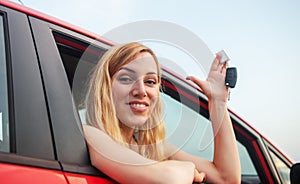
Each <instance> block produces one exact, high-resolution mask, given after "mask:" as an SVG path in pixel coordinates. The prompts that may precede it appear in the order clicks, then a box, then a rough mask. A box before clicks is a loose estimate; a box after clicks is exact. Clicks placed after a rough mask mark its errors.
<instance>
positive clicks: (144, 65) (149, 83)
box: [112, 52, 159, 128]
mask: <svg viewBox="0 0 300 184" xmlns="http://www.w3.org/2000/svg"><path fill="white" fill-rule="evenodd" d="M112 93H113V101H114V105H115V109H116V114H117V118H118V119H119V121H120V122H121V123H123V124H124V125H126V126H127V127H131V128H134V127H136V126H142V125H143V124H144V123H145V122H146V121H147V120H148V118H149V117H150V115H151V112H152V110H153V108H154V107H155V105H156V103H157V99H158V98H157V97H158V95H159V76H158V68H157V65H156V62H155V61H154V59H153V57H152V56H151V54H149V53H148V52H142V53H140V54H138V55H137V57H135V59H133V60H132V61H131V62H129V63H128V64H125V65H123V66H122V67H121V68H120V69H119V70H118V71H117V72H116V73H115V74H114V75H113V77H112Z"/></svg>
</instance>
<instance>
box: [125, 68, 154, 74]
mask: <svg viewBox="0 0 300 184" xmlns="http://www.w3.org/2000/svg"><path fill="white" fill-rule="evenodd" d="M121 70H126V71H128V72H130V73H136V71H134V70H133V69H130V68H128V67H121V68H120V70H119V71H121ZM146 75H157V73H156V72H147V73H146Z"/></svg>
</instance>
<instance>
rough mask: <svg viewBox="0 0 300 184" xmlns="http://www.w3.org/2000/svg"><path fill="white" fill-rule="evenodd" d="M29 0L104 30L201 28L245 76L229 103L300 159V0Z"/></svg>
mask: <svg viewBox="0 0 300 184" xmlns="http://www.w3.org/2000/svg"><path fill="white" fill-rule="evenodd" d="M14 1H15V2H17V0H14ZM22 2H23V3H24V4H25V5H26V6H29V7H31V8H33V9H37V10H39V11H41V12H44V13H47V14H49V15H52V16H55V17H57V18H59V19H62V20H64V21H67V22H69V23H72V24H75V25H78V26H80V27H83V28H85V29H87V30H90V31H92V32H95V33H97V34H99V35H102V34H104V33H106V32H108V31H110V30H111V29H113V28H115V27H118V26H121V25H123V24H125V23H131V22H134V21H141V20H160V21H169V22H172V23H175V24H178V25H180V26H183V27H185V28H187V29H188V30H190V31H192V32H194V33H195V34H196V35H198V37H199V38H201V39H202V40H203V41H204V42H205V43H206V44H207V46H208V47H209V48H210V50H211V51H212V52H213V53H215V52H217V51H219V50H220V49H226V51H227V52H228V54H229V55H230V57H231V64H232V65H234V66H237V67H238V76H239V80H238V83H237V87H236V88H235V89H233V90H232V93H231V100H230V102H229V103H228V106H229V107H230V108H231V109H232V110H233V111H235V112H237V113H238V114H240V115H241V117H243V118H244V119H245V120H247V121H248V122H249V123H250V124H251V125H252V126H253V127H255V128H256V129H257V130H258V131H260V132H261V133H262V134H263V135H265V136H266V137H267V138H268V139H270V140H271V141H272V142H273V143H274V144H275V145H277V146H278V147H279V148H280V149H281V150H283V151H284V152H285V153H287V155H288V156H290V157H291V158H292V159H293V160H294V161H300V149H299V141H298V137H299V136H298V135H297V133H298V134H299V130H300V116H298V113H300V95H299V94H300V84H299V82H298V80H299V79H300V71H299V70H300V52H299V49H300V21H299V18H300V11H299V9H300V1H298V0H286V1H283V0H281V1H279V0H264V1H261V0H251V1H250V0H248V1H238V0H228V1H226V0H224V1H217V0H211V1H207V0H194V1H188V0H184V1H183V0H182V1H174V0H164V1H161V0H153V1H143V0H132V1H129V0H123V1H122V0H105V1H104V0H86V1H82V0H63V1H61V0H51V1H50V0H43V1H38V0H22Z"/></svg>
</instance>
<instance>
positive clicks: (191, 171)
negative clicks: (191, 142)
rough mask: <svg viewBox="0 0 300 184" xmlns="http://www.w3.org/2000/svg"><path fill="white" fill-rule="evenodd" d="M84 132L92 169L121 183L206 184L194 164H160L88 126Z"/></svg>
mask: <svg viewBox="0 0 300 184" xmlns="http://www.w3.org/2000/svg"><path fill="white" fill-rule="evenodd" d="M83 129H84V134H85V139H86V141H87V144H88V148H89V153H90V158H91V162H92V165H93V166H95V167H96V168H97V169H99V170H101V171H102V172H103V173H105V174H107V175H108V176H110V177H111V178H113V179H114V180H116V181H118V182H119V183H130V184H134V183H178V184H191V183H192V182H193V180H198V181H202V180H201V179H199V178H200V177H203V176H201V175H199V173H196V172H195V164H193V163H192V162H187V161H163V162H156V161H153V160H150V159H147V158H145V157H143V156H141V155H139V154H138V153H136V152H134V151H132V150H130V149H128V148H126V147H124V146H121V145H119V144H117V143H116V142H114V141H113V140H112V139H111V138H110V137H109V136H108V135H107V134H105V133H104V132H103V131H101V130H99V129H97V128H94V127H91V126H88V125H84V126H83ZM194 176H195V177H196V178H194ZM197 177H198V178H197Z"/></svg>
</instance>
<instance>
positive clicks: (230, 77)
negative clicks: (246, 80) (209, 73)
mask: <svg viewBox="0 0 300 184" xmlns="http://www.w3.org/2000/svg"><path fill="white" fill-rule="evenodd" d="M236 81H237V69H236V67H229V68H227V69H226V77H225V85H226V86H228V87H230V88H234V87H235V84H236Z"/></svg>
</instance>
